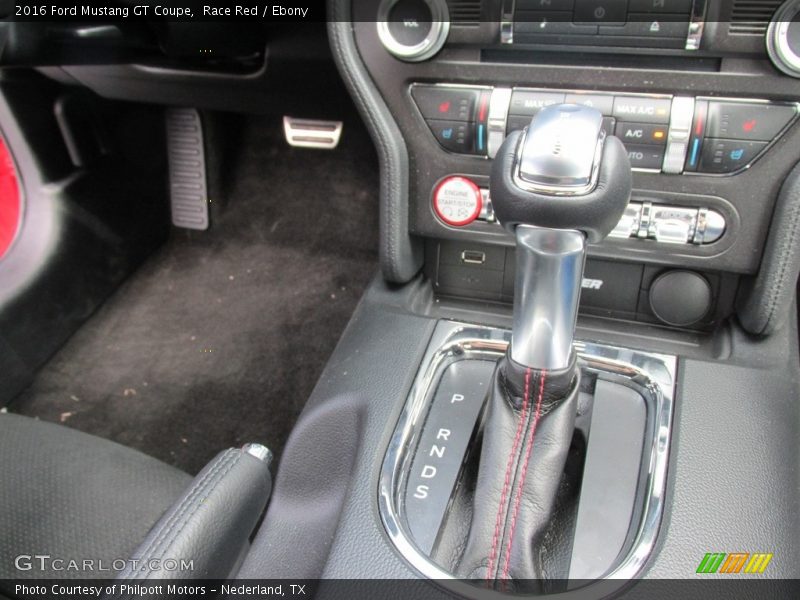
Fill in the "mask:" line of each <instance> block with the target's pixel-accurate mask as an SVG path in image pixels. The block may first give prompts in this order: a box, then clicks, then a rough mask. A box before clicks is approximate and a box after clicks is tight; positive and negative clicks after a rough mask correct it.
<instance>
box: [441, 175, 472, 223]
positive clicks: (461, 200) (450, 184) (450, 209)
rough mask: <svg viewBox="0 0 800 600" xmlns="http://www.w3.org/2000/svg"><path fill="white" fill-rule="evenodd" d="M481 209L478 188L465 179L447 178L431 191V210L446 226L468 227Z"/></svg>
mask: <svg viewBox="0 0 800 600" xmlns="http://www.w3.org/2000/svg"><path fill="white" fill-rule="evenodd" d="M482 208H483V200H482V199H481V190H480V188H479V187H478V186H477V185H475V183H473V182H472V181H470V180H469V179H467V178H466V177H447V178H446V179H443V180H442V181H441V183H439V185H438V186H436V189H435V190H434V191H433V210H434V211H436V215H437V216H438V217H439V218H440V219H441V220H442V221H444V222H445V223H447V224H448V225H454V226H456V227H463V226H464V225H468V224H470V223H472V222H473V221H474V220H475V219H477V218H478V215H480V214H481V209H482Z"/></svg>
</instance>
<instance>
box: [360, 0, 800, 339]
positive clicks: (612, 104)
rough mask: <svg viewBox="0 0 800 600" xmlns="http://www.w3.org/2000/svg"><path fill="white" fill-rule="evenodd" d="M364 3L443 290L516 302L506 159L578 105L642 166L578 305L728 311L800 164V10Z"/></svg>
mask: <svg viewBox="0 0 800 600" xmlns="http://www.w3.org/2000/svg"><path fill="white" fill-rule="evenodd" d="M352 13H353V21H354V33H355V39H356V43H357V45H358V49H359V53H360V55H361V59H362V60H363V62H364V65H365V66H366V69H367V71H368V72H369V74H370V76H371V78H372V80H373V81H374V83H375V85H376V87H377V88H378V90H379V92H380V94H381V96H382V99H383V100H384V102H385V103H386V105H387V107H388V110H389V111H390V113H391V115H392V117H393V119H394V120H395V122H396V123H397V126H398V128H399V130H400V131H401V133H402V136H403V139H404V141H405V145H406V147H407V151H408V160H409V182H408V185H409V200H408V203H409V205H408V214H409V219H408V226H409V230H410V232H411V234H412V235H414V236H417V237H419V238H421V239H423V240H424V247H425V272H426V274H427V275H428V277H429V278H430V280H431V281H432V283H433V286H434V290H435V291H436V292H437V294H439V295H440V296H443V297H457V298H469V299H477V300H482V301H494V302H508V301H510V300H511V299H512V296H513V273H514V251H513V238H512V236H511V235H510V234H508V233H507V232H506V231H505V230H504V229H503V228H502V227H501V226H500V225H499V224H498V223H497V222H496V220H495V219H494V215H493V211H492V207H491V198H490V196H489V194H488V176H489V173H490V170H491V162H492V158H493V156H494V154H495V153H496V151H497V149H498V147H499V146H500V144H501V143H502V141H503V139H504V138H505V136H506V135H507V134H508V133H510V132H511V131H514V130H516V129H521V128H523V127H525V126H526V125H527V124H528V123H529V122H530V119H531V118H532V117H533V116H534V115H535V114H536V113H537V112H538V111H539V110H541V109H542V108H543V107H545V106H548V105H551V104H558V103H563V102H567V103H576V104H586V105H590V106H594V107H595V108H598V109H599V110H600V111H601V112H602V114H603V115H604V123H603V124H604V128H605V129H606V132H607V133H608V134H614V135H616V136H617V137H619V138H620V139H621V140H622V141H623V143H624V144H625V146H626V148H627V150H628V156H629V159H630V161H631V164H632V167H633V171H634V173H633V178H634V192H633V195H632V199H631V203H630V204H629V206H628V210H627V211H626V213H625V215H624V216H623V218H622V220H621V221H620V223H619V225H618V226H617V228H616V229H615V230H614V232H613V233H612V235H611V236H609V238H607V239H606V240H605V241H604V242H602V243H600V244H596V245H593V246H590V250H589V260H588V264H587V267H586V277H585V279H584V285H583V288H584V289H583V294H582V312H584V313H585V314H593V315H598V316H604V317H611V318H618V319H627V320H637V321H644V322H649V323H658V324H662V325H668V326H671V327H681V328H689V329H709V328H711V327H713V326H714V325H715V324H716V323H718V322H719V321H720V320H722V319H724V318H726V317H728V316H729V315H730V314H732V312H733V310H734V306H735V299H736V293H737V289H738V287H739V285H740V283H741V281H742V280H743V278H747V277H750V276H753V275H754V274H756V273H757V271H758V269H759V265H760V262H761V258H762V252H763V248H764V244H765V240H766V239H767V236H768V232H769V229H770V226H771V219H772V214H773V209H774V207H775V201H776V198H777V196H778V194H779V191H780V188H781V185H782V182H783V180H784V179H785V178H786V176H787V174H788V173H789V171H790V170H791V169H792V168H793V167H794V165H795V164H796V163H797V162H798V160H800V128H799V127H798V125H797V119H798V109H799V108H798V107H799V105H798V101H799V100H800V80H799V79H798V78H797V77H798V75H800V71H797V70H796V68H795V67H796V66H797V65H798V64H800V62H798V61H797V54H796V52H797V51H800V25H798V14H800V3H799V2H795V1H794V0H790V1H789V2H771V3H770V2H759V3H753V2H745V1H744V0H730V1H724V2H723V1H715V0H708V1H704V0H694V1H692V0H601V1H592V2H587V1H584V0H516V1H507V0H484V1H482V2H481V1H477V0H450V1H447V2H446V1H445V0H384V1H383V2H380V3H378V4H376V3H373V2H369V1H367V0H354V2H353V4H352ZM676 289H677V290H682V292H681V293H679V294H676V293H675V290H676Z"/></svg>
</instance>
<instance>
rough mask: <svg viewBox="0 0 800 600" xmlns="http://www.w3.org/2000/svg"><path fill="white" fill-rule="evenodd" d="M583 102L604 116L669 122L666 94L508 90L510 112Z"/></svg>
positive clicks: (519, 113) (529, 113) (531, 111)
mask: <svg viewBox="0 0 800 600" xmlns="http://www.w3.org/2000/svg"><path fill="white" fill-rule="evenodd" d="M564 102H566V103H569V104H582V105H584V106H591V107H593V108H596V109H597V110H599V111H600V112H601V113H602V114H603V115H605V116H607V117H615V118H617V119H622V120H625V121H630V122H632V123H660V124H666V123H669V115H670V107H671V106H672V99H671V98H669V97H653V96H635V95H613V94H579V93H570V94H567V93H560V92H549V91H538V90H525V89H515V90H514V92H513V93H512V94H511V104H510V106H509V109H508V114H509V115H515V116H526V117H533V116H534V115H535V114H536V113H538V112H539V111H540V110H542V109H543V108H545V107H547V106H551V105H553V104H562V103H564Z"/></svg>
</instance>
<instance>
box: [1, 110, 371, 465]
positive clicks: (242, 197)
mask: <svg viewBox="0 0 800 600" xmlns="http://www.w3.org/2000/svg"><path fill="white" fill-rule="evenodd" d="M218 124H219V122H218ZM215 130H216V131H218V132H222V133H221V134H219V133H218V134H217V135H215V136H212V137H213V138H214V139H215V143H218V144H219V146H218V147H222V146H223V143H224V146H225V147H226V148H228V151H226V152H225V153H224V154H223V155H221V156H220V157H218V158H217V159H216V160H215V164H216V175H215V176H214V181H212V184H213V185H212V186H211V187H212V190H216V191H217V194H216V195H212V207H213V206H215V203H216V206H217V208H216V209H215V211H214V212H213V214H212V216H216V217H217V218H216V220H215V221H214V223H213V226H212V229H211V230H210V231H208V232H202V233H194V232H192V233H189V232H186V231H175V232H173V236H172V239H171V240H170V241H169V242H168V243H167V245H166V246H164V247H163V248H162V249H161V250H160V251H159V252H158V253H157V254H156V255H155V256H153V257H152V258H151V259H150V260H149V261H148V262H147V263H145V265H144V266H143V267H142V268H141V269H140V270H139V271H138V272H137V273H136V274H135V275H134V276H133V277H132V278H131V279H129V280H128V281H127V282H126V283H125V284H124V285H123V286H122V287H121V288H120V289H119V290H118V292H117V293H116V294H115V295H114V296H113V297H112V298H110V299H109V300H108V301H107V302H106V303H105V304H104V306H103V307H102V308H101V309H100V311H99V312H98V313H97V314H96V315H95V316H94V317H92V319H91V320H90V321H89V322H88V323H87V324H86V325H85V326H84V327H83V328H82V329H81V330H80V331H79V332H78V333H77V334H76V335H75V336H73V337H72V338H71V340H70V341H69V342H68V343H67V345H66V346H64V347H63V348H62V349H61V350H60V351H59V352H58V354H57V355H56V356H55V357H54V358H53V359H52V360H51V361H50V362H49V364H48V365H47V366H46V367H45V368H44V369H43V370H42V371H41V373H40V374H39V375H38V377H37V379H36V381H35V382H34V384H33V385H32V386H31V388H29V389H28V390H27V391H26V392H25V393H23V394H22V395H21V396H20V397H19V398H18V399H17V401H15V403H14V404H13V405H12V411H13V412H19V413H21V414H25V415H30V416H36V417H40V418H42V419H45V420H48V421H55V422H60V423H63V424H65V425H67V426H69V427H74V428H76V429H80V430H83V431H86V432H89V433H93V434H95V435H99V436H101V437H105V438H109V439H112V440H115V441H117V442H120V443H122V444H125V445H127V446H132V447H134V448H138V449H140V450H142V451H143V452H145V453H147V454H150V455H153V456H155V457H157V458H160V459H162V460H164V461H165V462H168V463H170V464H173V465H176V466H178V467H180V468H182V469H184V470H186V471H188V472H190V473H196V472H197V471H198V470H199V469H200V468H201V467H202V466H203V465H204V464H205V463H206V462H207V461H208V460H209V459H210V458H212V457H213V456H214V455H215V454H216V453H217V452H218V451H219V450H221V449H224V448H227V447H229V446H236V445H240V444H242V443H244V442H248V441H254V442H261V443H264V444H266V445H268V446H270V447H271V448H273V449H275V450H278V451H279V450H280V448H281V447H282V446H283V444H284V442H285V440H286V437H287V436H288V434H289V432H290V430H291V427H292V425H293V424H294V421H295V419H296V417H297V415H298V414H299V412H300V410H301V409H302V407H303V404H304V403H305V401H306V399H307V398H308V396H309V394H310V392H311V390H312V388H313V386H314V384H315V382H316V380H317V378H318V377H319V375H320V373H321V371H322V368H323V366H324V365H325V362H326V360H327V358H328V356H329V355H330V353H331V351H332V350H333V348H334V346H335V344H336V342H337V339H338V337H339V335H340V334H341V332H342V330H343V329H344V326H345V324H346V323H347V321H348V319H349V317H350V315H351V313H352V312H353V309H354V308H355V305H356V302H357V301H358V299H359V297H360V296H361V294H362V292H363V290H364V288H365V286H366V284H367V283H368V281H369V279H370V278H371V276H372V275H373V274H374V272H375V271H376V269H377V244H378V217H377V205H378V200H377V193H378V176H377V162H376V159H375V155H374V150H373V146H372V144H371V142H370V140H369V137H368V136H367V134H366V132H365V131H364V130H363V128H362V127H361V125H360V123H358V122H356V121H355V120H354V121H353V122H348V123H346V124H345V130H344V134H343V137H342V142H341V144H340V146H339V148H338V149H337V150H335V151H332V152H326V151H319V150H304V149H292V148H289V147H288V146H287V145H286V144H285V142H284V141H283V138H282V137H281V130H280V120H279V119H275V118H274V117H269V118H266V117H263V118H262V117H259V118H255V117H251V118H247V119H244V120H243V119H242V118H237V117H226V118H225V120H224V121H222V122H221V127H220V126H218V127H217V128H215ZM211 133H213V130H212V132H211Z"/></svg>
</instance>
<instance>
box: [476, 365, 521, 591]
mask: <svg viewBox="0 0 800 600" xmlns="http://www.w3.org/2000/svg"><path fill="white" fill-rule="evenodd" d="M530 383H531V370H530V369H527V370H526V371H525V392H524V394H523V398H522V411H521V412H520V415H519V423H517V433H516V435H515V436H514V444H513V445H512V446H511V453H510V454H509V455H508V464H507V465H506V478H505V481H504V482H503V492H502V493H501V494H500V504H499V505H498V506H497V519H496V520H495V523H494V536H493V537H492V552H491V554H489V566H488V568H487V571H486V581H488V582H491V581H492V580H493V579H495V577H494V575H492V572H493V571H494V566H495V565H494V562H495V560H496V559H497V545H498V543H499V541H500V524H501V523H502V522H503V512H504V510H503V507H504V506H505V504H506V497H507V496H508V487H509V485H511V467H512V466H513V464H514V455H515V454H516V453H517V448H518V447H519V442H520V440H521V439H522V429H523V424H524V423H525V414H526V413H527V412H528V398H529V397H530V394H529V392H530Z"/></svg>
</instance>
